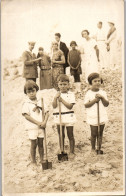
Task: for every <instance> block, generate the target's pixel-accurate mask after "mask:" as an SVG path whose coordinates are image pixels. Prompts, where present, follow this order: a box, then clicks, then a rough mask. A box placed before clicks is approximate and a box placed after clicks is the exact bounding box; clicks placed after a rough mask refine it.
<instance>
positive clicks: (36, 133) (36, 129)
mask: <svg viewBox="0 0 126 196" xmlns="http://www.w3.org/2000/svg"><path fill="white" fill-rule="evenodd" d="M38 90H39V87H38V85H37V84H36V83H35V82H34V81H32V80H28V81H27V82H26V84H25V86H24V93H25V94H26V95H27V96H26V99H25V101H24V103H23V107H22V115H23V116H24V117H25V119H26V130H27V131H28V136H29V139H30V141H31V149H30V154H31V162H32V164H33V165H36V147H37V145H38V150H39V155H40V160H41V162H42V161H43V156H44V148H43V139H44V128H45V127H46V123H47V120H48V116H49V114H48V110H47V109H46V107H45V112H46V113H45V118H44V120H43V119H42V107H41V100H40V101H39V100H37V98H36V93H37V91H38Z"/></svg>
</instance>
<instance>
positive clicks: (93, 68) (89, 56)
mask: <svg viewBox="0 0 126 196" xmlns="http://www.w3.org/2000/svg"><path fill="white" fill-rule="evenodd" d="M81 35H82V37H83V38H84V42H83V49H84V57H83V58H84V59H82V60H83V63H84V66H85V78H86V81H87V78H88V76H89V75H90V74H91V73H93V72H95V73H96V72H97V73H99V69H98V61H99V50H98V47H97V42H96V40H95V39H92V38H90V36H89V31H88V30H83V31H82V33H81Z"/></svg>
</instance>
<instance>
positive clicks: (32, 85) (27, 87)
mask: <svg viewBox="0 0 126 196" xmlns="http://www.w3.org/2000/svg"><path fill="white" fill-rule="evenodd" d="M33 88H35V89H36V91H38V90H39V87H38V85H37V84H36V83H35V82H34V81H33V80H28V81H27V82H26V83H25V85H24V93H25V94H27V90H33Z"/></svg>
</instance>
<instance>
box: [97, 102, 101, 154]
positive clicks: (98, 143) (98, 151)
mask: <svg viewBox="0 0 126 196" xmlns="http://www.w3.org/2000/svg"><path fill="white" fill-rule="evenodd" d="M97 118H98V136H97V150H96V152H97V154H103V151H102V150H101V145H100V113H99V102H98V103H97Z"/></svg>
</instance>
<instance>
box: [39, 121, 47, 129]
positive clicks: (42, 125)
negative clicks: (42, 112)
mask: <svg viewBox="0 0 126 196" xmlns="http://www.w3.org/2000/svg"><path fill="white" fill-rule="evenodd" d="M38 126H39V127H40V128H46V123H45V122H39V123H38Z"/></svg>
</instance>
